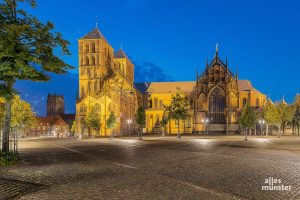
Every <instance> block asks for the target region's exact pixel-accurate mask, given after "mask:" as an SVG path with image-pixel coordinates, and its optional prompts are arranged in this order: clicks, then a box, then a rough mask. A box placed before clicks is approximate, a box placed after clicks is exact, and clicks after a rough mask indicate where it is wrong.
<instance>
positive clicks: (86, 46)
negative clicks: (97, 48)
mask: <svg viewBox="0 0 300 200" xmlns="http://www.w3.org/2000/svg"><path fill="white" fill-rule="evenodd" d="M89 51H90V45H89V44H86V45H85V52H86V53H88V52H89Z"/></svg>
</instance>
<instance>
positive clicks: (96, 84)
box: [94, 81, 98, 93]
mask: <svg viewBox="0 0 300 200" xmlns="http://www.w3.org/2000/svg"><path fill="white" fill-rule="evenodd" d="M97 91H98V81H95V83H94V92H95V93H96V92H97Z"/></svg>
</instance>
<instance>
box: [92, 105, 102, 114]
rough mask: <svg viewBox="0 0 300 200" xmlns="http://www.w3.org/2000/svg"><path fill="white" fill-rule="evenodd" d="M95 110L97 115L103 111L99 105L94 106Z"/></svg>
mask: <svg viewBox="0 0 300 200" xmlns="http://www.w3.org/2000/svg"><path fill="white" fill-rule="evenodd" d="M93 110H94V111H95V112H97V113H99V112H100V111H101V107H100V104H99V103H96V104H95V105H94V106H93Z"/></svg>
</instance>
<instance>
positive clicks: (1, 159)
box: [0, 151, 20, 166]
mask: <svg viewBox="0 0 300 200" xmlns="http://www.w3.org/2000/svg"><path fill="white" fill-rule="evenodd" d="M19 160H20V158H19V154H18V153H17V152H8V153H4V152H1V151H0V166H8V165H13V164H15V163H16V162H17V161H19Z"/></svg>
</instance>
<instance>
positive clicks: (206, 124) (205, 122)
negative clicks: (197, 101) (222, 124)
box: [201, 118, 209, 135]
mask: <svg viewBox="0 0 300 200" xmlns="http://www.w3.org/2000/svg"><path fill="white" fill-rule="evenodd" d="M201 122H202V124H205V132H206V133H204V135H207V134H208V127H207V126H208V122H209V119H208V118H205V119H202V120H201Z"/></svg>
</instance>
